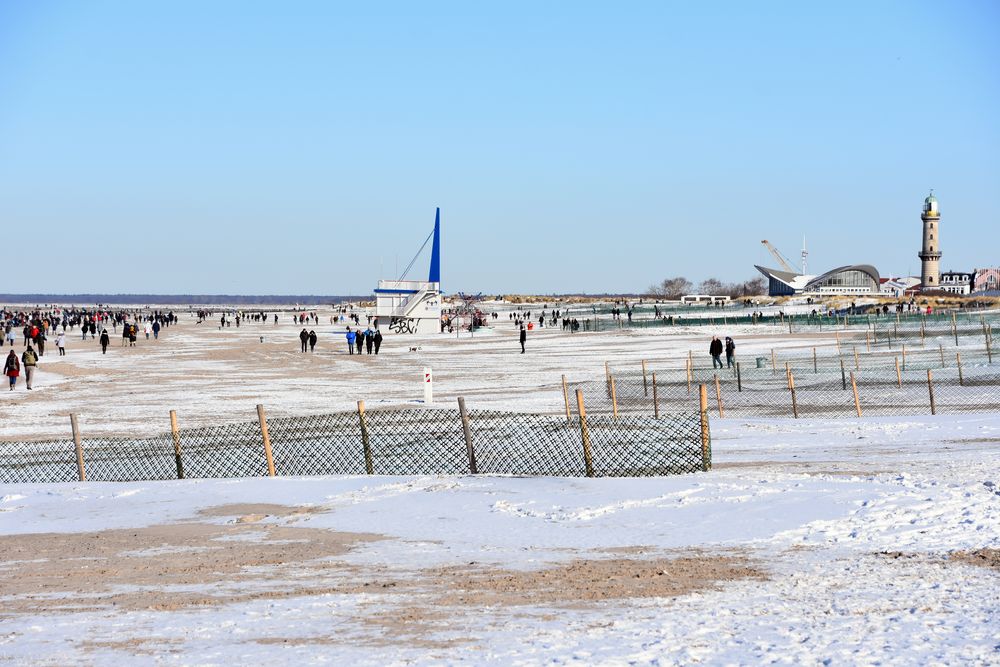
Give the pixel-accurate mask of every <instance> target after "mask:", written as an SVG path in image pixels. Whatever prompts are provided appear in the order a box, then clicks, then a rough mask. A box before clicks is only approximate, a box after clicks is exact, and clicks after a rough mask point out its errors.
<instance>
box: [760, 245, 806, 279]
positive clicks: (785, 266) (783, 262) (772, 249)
mask: <svg viewBox="0 0 1000 667" xmlns="http://www.w3.org/2000/svg"><path fill="white" fill-rule="evenodd" d="M761 243H763V244H764V247H765V248H767V249H768V250H769V251H770V252H771V254H772V255H774V258H775V259H776V260H778V264H781V268H783V269H784V270H785V271H788V272H789V273H795V274H797V273H798V271H796V270H795V268H794V267H793V266H792V264H791V262H789V261H788V260H787V259H785V258H784V257H783V256H782V254H781V253H780V252H778V249H777V248H775V247H774V246H773V245H771V242H770V241H768V240H767V239H764V240H763V241H761ZM803 259H805V258H803Z"/></svg>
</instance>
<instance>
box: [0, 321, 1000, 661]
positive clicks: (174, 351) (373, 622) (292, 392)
mask: <svg viewBox="0 0 1000 667" xmlns="http://www.w3.org/2000/svg"><path fill="white" fill-rule="evenodd" d="M326 317H327V314H325V313H323V312H320V323H321V325H320V327H317V333H321V338H320V345H319V346H318V347H317V352H316V353H315V354H301V353H300V352H298V350H297V343H298V341H297V340H296V339H295V335H296V334H297V332H298V330H299V328H300V327H299V326H298V325H293V324H292V322H291V320H290V318H287V317H286V318H285V322H282V323H280V324H279V325H278V326H276V327H275V326H273V325H256V326H252V325H251V326H247V325H244V326H243V327H240V328H239V329H236V328H226V329H219V328H218V326H217V325H211V324H202V325H196V324H194V322H193V321H188V320H186V319H182V321H181V323H180V324H179V325H178V326H177V327H175V328H173V327H172V328H170V329H168V330H167V331H166V332H165V334H164V335H163V336H162V337H161V338H162V339H161V340H160V341H158V342H155V343H154V342H152V341H150V342H147V341H145V340H140V344H139V346H138V347H137V348H135V349H131V350H130V349H128V348H114V349H109V353H108V355H106V356H103V357H102V355H101V354H100V350H99V349H94V348H95V347H96V346H95V345H94V344H93V343H92V342H91V341H89V340H88V341H87V342H86V343H83V342H82V341H79V340H74V341H71V344H70V346H69V347H68V355H67V356H66V357H64V358H62V359H58V358H56V357H54V356H53V357H52V358H51V359H50V358H49V356H48V355H46V357H44V358H43V360H42V365H41V367H40V372H39V374H38V376H37V380H36V383H37V387H38V389H37V390H35V391H34V392H33V393H32V395H31V396H30V398H29V397H28V396H27V395H26V394H17V393H15V394H14V395H13V396H5V397H4V398H7V399H10V400H8V401H7V404H6V406H5V416H6V418H5V420H4V429H3V433H2V435H3V437H5V438H7V439H10V438H11V437H19V438H24V437H26V436H28V435H29V434H30V435H40V434H44V435H51V434H64V431H65V430H66V429H67V428H68V420H67V417H66V415H67V414H68V413H69V412H71V411H72V412H78V413H80V415H81V423H82V426H83V428H84V429H87V430H88V431H90V432H117V433H131V432H137V431H141V430H142V429H144V428H155V429H157V430H163V429H164V428H165V424H166V413H167V411H168V410H169V409H175V410H177V411H178V413H179V415H180V418H181V419H182V420H183V421H185V422H187V423H195V424H210V423H216V422H219V421H227V420H246V419H247V418H248V417H249V416H250V415H252V411H253V406H254V404H256V403H265V404H267V405H268V406H269V410H270V411H271V413H272V414H288V415H294V414H310V413H316V412H322V411H329V410H332V409H350V408H351V407H352V406H353V405H354V403H355V402H356V401H357V400H359V399H364V400H365V401H366V402H367V403H368V404H369V405H371V404H376V405H377V404H379V403H380V402H381V403H384V404H386V405H388V404H398V403H406V402H416V401H418V400H419V397H420V391H421V386H420V372H421V370H422V368H423V367H424V366H432V367H433V368H434V372H435V382H436V387H435V390H436V391H435V394H436V396H435V402H438V401H440V402H442V403H449V404H450V403H452V402H453V401H454V399H455V398H456V397H457V396H464V397H465V398H466V400H467V401H469V403H470V404H472V405H475V406H477V407H496V408H503V409H514V410H526V411H539V412H549V413H558V412H559V410H560V409H561V405H562V403H561V401H562V394H561V387H560V383H559V379H560V376H561V375H562V374H568V375H570V376H571V377H572V376H573V374H579V375H586V376H588V377H593V376H595V375H596V376H598V377H599V376H600V374H601V373H603V365H604V362H605V361H609V360H610V361H612V362H614V363H631V362H635V363H638V361H639V360H640V359H644V358H668V357H672V356H676V357H677V358H678V359H680V358H682V357H683V356H685V355H686V354H687V351H688V350H689V349H693V350H696V351H702V353H704V350H705V349H707V340H706V336H710V335H711V334H713V333H719V334H728V335H734V336H735V337H736V338H737V340H738V341H739V342H740V343H741V348H740V349H741V351H746V353H747V354H750V353H752V351H753V350H755V349H759V350H761V351H763V350H766V349H769V348H770V347H771V346H773V345H775V344H781V345H782V346H783V349H789V348H794V347H796V346H801V347H803V348H804V347H806V346H812V345H816V344H824V341H822V340H820V342H819V343H817V337H815V336H810V337H809V338H808V341H805V340H802V339H801V338H798V337H796V336H787V335H785V334H782V332H781V331H780V330H778V329H777V328H774V329H773V330H762V329H761V328H759V327H758V328H754V329H751V328H749V327H748V328H746V330H741V329H737V328H735V327H731V328H729V329H727V330H725V331H723V330H721V328H720V330H719V331H718V332H713V331H710V330H709V329H708V328H705V327H702V328H690V329H683V328H678V329H669V330H668V329H664V330H646V331H641V332H629V331H623V332H606V333H599V334H584V333H581V334H568V333H563V332H561V331H556V330H551V331H549V330H544V329H543V330H542V331H540V332H532V335H531V336H530V337H529V341H528V353H527V354H525V355H523V356H522V355H520V354H519V348H518V347H517V344H516V336H515V332H514V330H513V328H512V327H510V326H507V325H506V323H505V322H500V324H499V325H498V326H497V328H496V329H495V330H494V331H492V332H484V333H479V332H477V333H476V334H475V336H474V337H469V335H468V334H463V335H462V336H461V337H449V336H427V337H423V338H420V339H418V340H416V341H411V340H410V339H402V338H387V340H386V344H385V346H384V347H383V352H382V354H380V355H379V357H378V358H377V359H376V358H368V357H367V355H365V356H362V357H361V358H358V357H348V356H347V355H346V354H345V353H344V351H343V350H342V349H341V347H342V345H341V338H340V337H339V334H336V333H335V332H334V330H333V328H332V327H328V326H323V325H322V323H323V322H324V320H325V319H326ZM321 329H322V330H323V331H322V332H321ZM327 329H329V331H327ZM767 334H771V335H770V336H768V335H767ZM261 336H264V342H261V341H260V337H261ZM825 344H827V345H832V344H833V341H825ZM410 347H416V348H418V349H417V350H416V351H413V352H411V351H410V349H409V348H410ZM692 407H693V406H692ZM160 422H162V423H163V425H161V424H160ZM711 426H712V448H713V462H714V466H713V469H712V471H711V472H709V473H696V474H691V475H681V476H671V477H659V478H644V479H577V478H574V479H568V478H517V477H502V476H461V477H449V476H422V477H378V476H370V477H369V476H358V477H314V478H292V477H277V478H273V479H263V478H262V479H239V480H198V479H192V480H180V481H168V482H134V483H122V484H110V483H91V482H88V483H70V484H46V485H28V484H25V485H7V486H5V487H3V489H2V490H0V534H2V535H3V537H2V539H0V555H2V558H0V561H2V565H0V580H2V581H3V587H2V590H3V596H4V602H5V605H4V607H5V610H4V612H2V614H3V621H2V630H0V661H4V662H6V663H9V664H67V663H74V664H120V663H123V662H127V663H129V664H200V665H212V664H249V663H259V662H264V661H272V662H275V661H276V662H281V663H296V664H347V663H352V664H408V663H417V664H568V663H576V664H691V663H703V664H719V663H722V664H747V663H760V662H790V663H791V662H794V663H807V664H815V663H827V664H833V663H845V662H846V663H854V664H857V663H865V664H873V663H879V664H957V663H965V664H992V663H997V662H998V661H1000V648H998V645H1000V644H998V639H997V631H996V628H997V627H1000V578H998V577H1000V575H998V569H997V549H998V548H1000V477H998V475H997V470H1000V460H998V459H1000V456H998V451H1000V447H998V445H1000V415H998V414H982V415H968V416H966V415H938V416H936V417H930V416H927V417H895V418H889V417H878V418H864V419H837V420H812V419H800V420H740V419H715V418H713V419H712V422H711Z"/></svg>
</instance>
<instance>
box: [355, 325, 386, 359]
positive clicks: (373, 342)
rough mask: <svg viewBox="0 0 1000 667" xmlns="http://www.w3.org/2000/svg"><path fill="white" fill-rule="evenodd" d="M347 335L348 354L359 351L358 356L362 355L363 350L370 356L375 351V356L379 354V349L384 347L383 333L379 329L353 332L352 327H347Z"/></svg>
mask: <svg viewBox="0 0 1000 667" xmlns="http://www.w3.org/2000/svg"><path fill="white" fill-rule="evenodd" d="M346 335H347V353H348V354H354V350H355V349H357V351H358V354H362V350H366V351H367V352H368V354H372V353H373V352H372V351H373V350H374V354H378V350H379V348H380V347H382V332H381V331H379V330H378V329H375V330H374V331H373V330H371V329H365V330H364V331H361V330H360V329H358V330H357V331H351V327H347V334H346Z"/></svg>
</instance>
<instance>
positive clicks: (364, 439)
mask: <svg viewBox="0 0 1000 667" xmlns="http://www.w3.org/2000/svg"><path fill="white" fill-rule="evenodd" d="M358 421H359V422H360V423H361V448H362V449H363V450H364V454H365V473H366V474H369V475H374V474H375V467H374V465H373V464H372V445H371V442H370V441H369V439H368V420H367V419H366V418H365V402H364V401H358Z"/></svg>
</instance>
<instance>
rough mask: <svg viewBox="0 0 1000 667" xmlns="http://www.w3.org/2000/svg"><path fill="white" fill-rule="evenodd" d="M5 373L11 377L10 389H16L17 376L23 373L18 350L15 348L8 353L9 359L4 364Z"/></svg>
mask: <svg viewBox="0 0 1000 667" xmlns="http://www.w3.org/2000/svg"><path fill="white" fill-rule="evenodd" d="M3 374H4V375H6V376H7V378H8V379H10V390H11V391H14V385H15V384H17V376H18V375H20V374H21V362H19V361H18V360H17V352H15V351H14V350H11V351H10V354H8V355H7V361H5V362H4V365H3Z"/></svg>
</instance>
